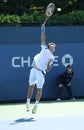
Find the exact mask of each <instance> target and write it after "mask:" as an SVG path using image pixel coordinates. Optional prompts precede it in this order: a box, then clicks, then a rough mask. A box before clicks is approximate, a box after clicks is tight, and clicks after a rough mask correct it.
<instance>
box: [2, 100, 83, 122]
mask: <svg viewBox="0 0 84 130" xmlns="http://www.w3.org/2000/svg"><path fill="white" fill-rule="evenodd" d="M33 104H34V102H32V103H31V109H32V106H33ZM64 115H84V100H83V99H81V100H78V99H77V100H75V101H69V100H68V101H67V100H65V101H61V102H57V101H41V102H40V103H39V105H38V109H37V113H36V114H32V113H31V111H30V112H26V103H16V104H15V103H11V104H1V105H0V120H4V119H5V120H6V119H15V118H26V117H30V116H35V117H44V116H45V117H55V116H64Z"/></svg>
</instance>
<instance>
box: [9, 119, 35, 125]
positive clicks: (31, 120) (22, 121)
mask: <svg viewBox="0 0 84 130" xmlns="http://www.w3.org/2000/svg"><path fill="white" fill-rule="evenodd" d="M34 121H36V120H35V119H34V118H33V117H31V118H28V119H26V118H20V119H17V120H15V121H14V122H13V123H11V124H10V125H15V124H17V123H25V122H34Z"/></svg>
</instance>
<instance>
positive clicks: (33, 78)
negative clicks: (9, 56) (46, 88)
mask: <svg viewBox="0 0 84 130" xmlns="http://www.w3.org/2000/svg"><path fill="white" fill-rule="evenodd" d="M44 82H45V77H44V75H43V74H42V72H41V71H39V70H36V69H35V68H32V69H31V71H30V75H29V85H30V86H31V85H34V84H36V86H37V88H43V85H44Z"/></svg>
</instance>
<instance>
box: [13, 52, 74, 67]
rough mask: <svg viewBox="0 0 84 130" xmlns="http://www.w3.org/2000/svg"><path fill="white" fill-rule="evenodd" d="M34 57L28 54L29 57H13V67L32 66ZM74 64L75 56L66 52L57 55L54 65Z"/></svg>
mask: <svg viewBox="0 0 84 130" xmlns="http://www.w3.org/2000/svg"><path fill="white" fill-rule="evenodd" d="M32 59H33V57H31V56H28V57H12V60H11V61H12V67H14V68H19V67H22V68H23V67H25V66H27V67H32V65H33V61H32ZM72 64H73V57H72V56H71V55H70V54H65V55H63V56H62V57H60V56H55V61H54V63H53V65H52V66H55V67H56V66H60V65H63V66H65V67H67V65H72Z"/></svg>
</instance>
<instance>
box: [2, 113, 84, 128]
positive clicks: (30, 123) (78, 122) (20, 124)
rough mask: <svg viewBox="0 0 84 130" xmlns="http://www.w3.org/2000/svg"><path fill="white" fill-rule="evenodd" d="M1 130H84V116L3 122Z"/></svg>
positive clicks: (31, 118)
mask: <svg viewBox="0 0 84 130" xmlns="http://www.w3.org/2000/svg"><path fill="white" fill-rule="evenodd" d="M0 129H1V130H2V129H4V130H5V129H6V130H18V129H20V130H28V129H29V130H38V129H40V130H52V129H53V130H56V129H57V130H67V129H68V130H84V115H74V116H55V117H37V118H33V117H30V118H21V119H16V120H1V121H0Z"/></svg>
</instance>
